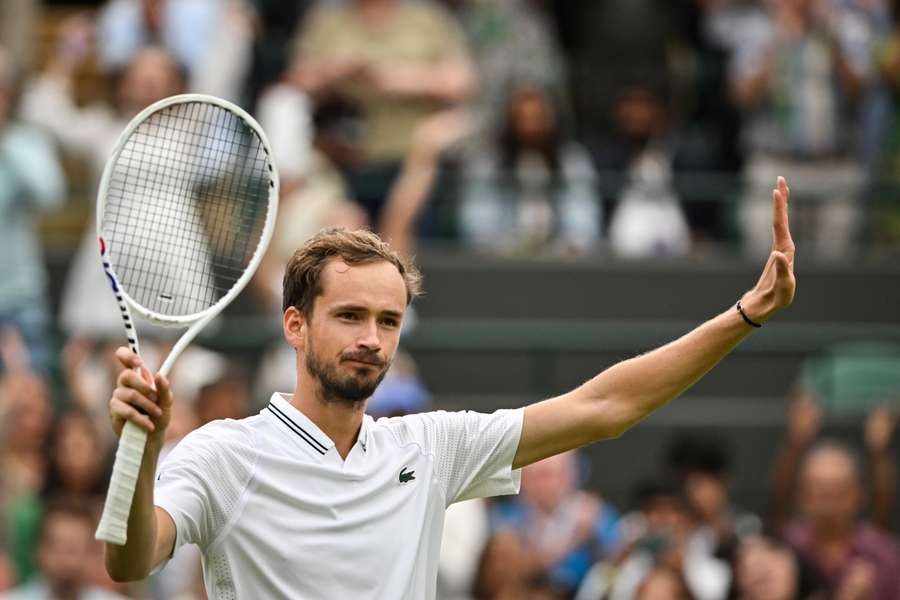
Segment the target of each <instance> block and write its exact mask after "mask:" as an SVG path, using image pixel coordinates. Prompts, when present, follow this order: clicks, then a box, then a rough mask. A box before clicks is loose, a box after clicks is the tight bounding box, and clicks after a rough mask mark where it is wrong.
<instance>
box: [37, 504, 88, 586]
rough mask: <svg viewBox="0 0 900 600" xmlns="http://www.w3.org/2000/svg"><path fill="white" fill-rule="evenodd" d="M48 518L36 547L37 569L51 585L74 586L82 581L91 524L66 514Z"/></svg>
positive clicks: (84, 575)
mask: <svg viewBox="0 0 900 600" xmlns="http://www.w3.org/2000/svg"><path fill="white" fill-rule="evenodd" d="M49 519H50V520H49V522H47V523H46V524H45V525H44V534H43V536H42V538H41V542H40V546H39V547H38V563H39V566H40V569H41V573H42V574H43V575H44V577H45V578H46V579H47V581H48V582H49V584H50V586H51V587H53V588H54V589H63V588H76V589H77V588H78V587H80V586H81V585H83V583H84V580H85V577H86V565H87V564H88V558H89V556H90V553H91V551H92V550H93V548H92V547H91V545H92V542H93V539H92V536H91V533H92V531H91V524H90V523H89V522H88V521H86V520H84V519H79V518H77V517H74V516H70V515H66V514H54V515H51V516H50V517H49Z"/></svg>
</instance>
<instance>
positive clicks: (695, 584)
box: [578, 480, 731, 600]
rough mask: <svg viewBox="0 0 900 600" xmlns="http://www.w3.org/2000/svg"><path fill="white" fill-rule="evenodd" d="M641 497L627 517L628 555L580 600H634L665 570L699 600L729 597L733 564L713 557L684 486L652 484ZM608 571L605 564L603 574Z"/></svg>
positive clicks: (595, 579)
mask: <svg viewBox="0 0 900 600" xmlns="http://www.w3.org/2000/svg"><path fill="white" fill-rule="evenodd" d="M635 496H636V505H637V507H638V511H637V512H636V513H632V514H629V515H626V516H625V517H624V518H623V524H622V530H623V532H624V536H623V537H624V547H625V552H624V553H623V556H622V558H621V559H620V562H619V564H618V568H617V569H614V570H613V571H612V572H611V573H607V574H606V576H605V577H591V579H590V580H589V581H588V582H586V583H591V584H592V585H593V586H595V587H594V588H593V589H582V590H580V591H579V594H578V600H596V599H598V598H609V599H611V600H627V599H631V598H633V597H635V594H637V591H638V590H639V589H640V587H641V585H642V584H643V583H644V581H645V580H646V578H647V577H648V576H649V575H650V574H652V573H653V572H654V570H655V569H657V568H659V567H663V568H668V569H672V570H675V571H676V572H678V573H680V574H681V576H682V578H683V580H684V581H685V582H686V583H687V588H688V590H689V592H690V596H691V597H693V598H697V599H698V600H704V599H708V600H714V599H720V598H724V597H725V595H726V593H727V592H728V588H729V585H730V584H731V570H730V568H729V565H728V563H726V562H724V561H721V560H719V559H717V558H715V557H714V556H713V547H712V544H711V543H710V541H709V540H708V539H707V538H706V537H705V536H704V535H702V533H701V532H699V531H698V530H697V528H696V525H695V523H694V519H693V515H692V513H691V510H690V506H689V504H688V503H687V501H686V499H685V498H684V497H683V496H682V495H681V494H680V492H679V490H678V487H677V486H676V485H674V484H673V483H671V482H667V481H665V480H660V481H648V482H645V483H643V484H641V485H640V486H639V487H638V489H637V492H636V494H635ZM604 567H607V565H604V564H603V563H601V564H600V565H599V570H601V571H602V570H603V568H604ZM607 570H609V569H608V567H607ZM661 584H662V582H661V583H660V585H661ZM654 585H656V584H654Z"/></svg>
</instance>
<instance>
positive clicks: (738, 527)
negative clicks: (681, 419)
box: [666, 434, 762, 562]
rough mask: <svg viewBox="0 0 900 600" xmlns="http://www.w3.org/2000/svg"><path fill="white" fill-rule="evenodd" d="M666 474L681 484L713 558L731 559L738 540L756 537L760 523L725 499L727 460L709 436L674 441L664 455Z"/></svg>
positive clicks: (717, 441) (725, 452) (723, 450)
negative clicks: (708, 539) (711, 549)
mask: <svg viewBox="0 0 900 600" xmlns="http://www.w3.org/2000/svg"><path fill="white" fill-rule="evenodd" d="M666 461H667V465H666V467H667V472H669V473H673V474H675V475H676V477H677V478H678V481H680V483H681V487H682V489H683V491H684V495H685V498H686V499H687V501H688V503H689V504H690V507H691V510H692V512H693V513H694V517H695V519H696V520H697V525H698V527H699V528H700V530H701V531H702V532H703V533H704V534H705V535H707V536H708V537H709V538H710V539H711V541H712V545H713V548H714V550H713V555H714V556H715V557H716V558H721V559H723V560H726V561H728V562H732V561H733V559H734V552H735V549H736V546H737V543H738V539H739V538H741V537H744V536H747V535H749V534H754V533H759V531H760V530H761V529H762V522H761V521H760V519H759V517H757V516H756V515H753V514H750V513H744V512H740V511H736V510H735V509H734V507H733V506H732V505H731V503H730V501H729V497H728V471H729V467H730V457H729V455H728V450H727V448H726V446H725V443H724V442H723V441H722V440H720V439H718V438H716V437H712V436H709V435H702V434H693V435H682V436H678V437H676V438H675V439H674V440H673V441H672V443H671V445H670V446H669V449H668V452H667V458H666Z"/></svg>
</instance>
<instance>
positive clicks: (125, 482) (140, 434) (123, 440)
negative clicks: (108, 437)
mask: <svg viewBox="0 0 900 600" xmlns="http://www.w3.org/2000/svg"><path fill="white" fill-rule="evenodd" d="M146 442H147V432H146V431H144V430H143V429H141V428H140V427H138V426H137V425H135V424H134V423H132V422H131V421H126V422H125V426H124V427H122V435H121V436H120V437H119V449H118V450H116V462H115V463H114V464H113V471H112V477H111V478H110V480H109V491H108V492H107V493H106V503H105V504H104V505H103V516H101V517H100V524H99V525H98V526H97V533H96V534H94V537H95V538H97V539H98V540H100V541H103V542H107V543H110V544H116V545H117V546H124V545H125V542H126V541H127V540H128V515H129V514H130V513H131V501H132V499H133V498H134V488H135V487H136V485H137V479H138V475H139V474H140V471H141V460H142V459H143V457H144V445H145V444H146Z"/></svg>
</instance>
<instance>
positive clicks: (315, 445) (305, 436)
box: [266, 403, 328, 454]
mask: <svg viewBox="0 0 900 600" xmlns="http://www.w3.org/2000/svg"><path fill="white" fill-rule="evenodd" d="M266 408H268V409H269V411H270V412H271V413H272V414H273V415H275V417H277V418H278V420H279V421H281V422H282V423H284V424H285V425H287V427H288V429H290V430H291V431H293V432H294V433H296V434H297V435H299V436H300V438H301V439H302V440H303V441H304V442H306V443H307V444H309V445H310V446H312V449H313V450H315V451H316V452H318V453H319V454H325V452H327V451H328V448H327V447H325V446H324V445H323V444H322V443H321V442H320V441H319V440H317V439H316V438H315V437H313V435H312V434H311V433H309V432H308V431H306V430H305V429H303V428H302V427H300V426H299V425H297V424H296V423H294V421H293V420H292V419H291V418H290V417H289V416H287V415H286V414H284V413H283V412H281V411H280V410H279V409H278V407H277V406H275V405H274V404H272V403H269V405H268V406H266Z"/></svg>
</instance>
